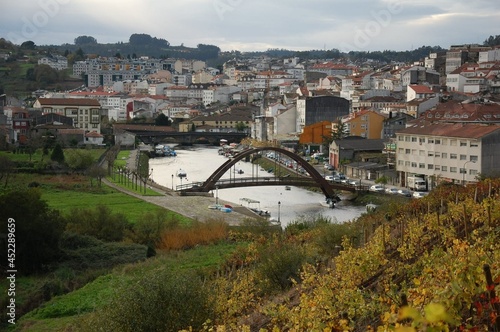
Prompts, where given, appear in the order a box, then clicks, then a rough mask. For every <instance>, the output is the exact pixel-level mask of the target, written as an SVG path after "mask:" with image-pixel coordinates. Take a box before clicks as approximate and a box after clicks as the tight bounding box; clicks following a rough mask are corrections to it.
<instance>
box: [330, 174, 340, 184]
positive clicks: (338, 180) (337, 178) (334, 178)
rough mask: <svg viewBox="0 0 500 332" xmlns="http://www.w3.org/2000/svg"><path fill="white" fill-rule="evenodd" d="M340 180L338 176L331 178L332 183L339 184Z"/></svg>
mask: <svg viewBox="0 0 500 332" xmlns="http://www.w3.org/2000/svg"><path fill="white" fill-rule="evenodd" d="M340 180H341V179H340V176H338V175H334V176H333V180H332V181H333V182H336V183H340Z"/></svg>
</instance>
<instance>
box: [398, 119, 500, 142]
mask: <svg viewBox="0 0 500 332" xmlns="http://www.w3.org/2000/svg"><path fill="white" fill-rule="evenodd" d="M496 131H500V126H499V125H483V124H475V123H468V124H461V123H443V122H428V121H423V120H420V121H416V122H412V125H411V126H410V127H407V128H405V129H402V130H400V131H398V132H397V133H398V134H413V135H429V136H442V137H456V138H474V139H479V138H482V137H484V136H486V135H489V134H491V133H494V132H496Z"/></svg>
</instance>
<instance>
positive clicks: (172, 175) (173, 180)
mask: <svg viewBox="0 0 500 332" xmlns="http://www.w3.org/2000/svg"><path fill="white" fill-rule="evenodd" d="M172 190H174V175H173V174H172Z"/></svg>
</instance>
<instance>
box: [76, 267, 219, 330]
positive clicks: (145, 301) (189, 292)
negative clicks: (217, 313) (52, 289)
mask: <svg viewBox="0 0 500 332" xmlns="http://www.w3.org/2000/svg"><path fill="white" fill-rule="evenodd" d="M210 298H211V297H210V296H209V290H208V289H207V287H203V285H202V282H201V280H200V278H199V277H198V276H196V275H195V274H192V273H187V272H175V273H174V272H171V271H168V272H167V271H162V272H161V273H158V271H155V273H150V274H148V275H145V276H143V277H142V278H141V279H140V280H139V281H137V282H134V283H132V284H128V285H124V286H122V287H121V288H119V289H117V291H116V293H115V295H114V298H113V299H112V300H111V302H110V304H109V305H107V306H106V307H104V308H101V309H99V311H96V312H94V313H93V314H92V315H91V316H90V317H86V318H85V319H84V320H83V319H82V320H81V321H80V324H79V325H80V326H79V329H78V330H79V331H96V330H99V331H122V332H128V331H130V332H132V331H134V332H135V331H179V330H182V329H187V328H189V327H192V328H193V330H194V331H198V330H201V328H202V325H203V323H204V322H206V321H207V320H208V319H213V309H212V308H213V304H212V303H211V300H210Z"/></svg>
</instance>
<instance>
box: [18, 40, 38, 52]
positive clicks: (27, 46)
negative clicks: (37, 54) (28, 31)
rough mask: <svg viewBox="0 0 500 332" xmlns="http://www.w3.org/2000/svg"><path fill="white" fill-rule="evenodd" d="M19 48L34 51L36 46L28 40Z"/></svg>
mask: <svg viewBox="0 0 500 332" xmlns="http://www.w3.org/2000/svg"><path fill="white" fill-rule="evenodd" d="M21 48H22V49H25V50H34V49H35V48H36V45H35V43H34V42H32V41H31V40H28V41H25V42H24V43H22V44H21Z"/></svg>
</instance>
